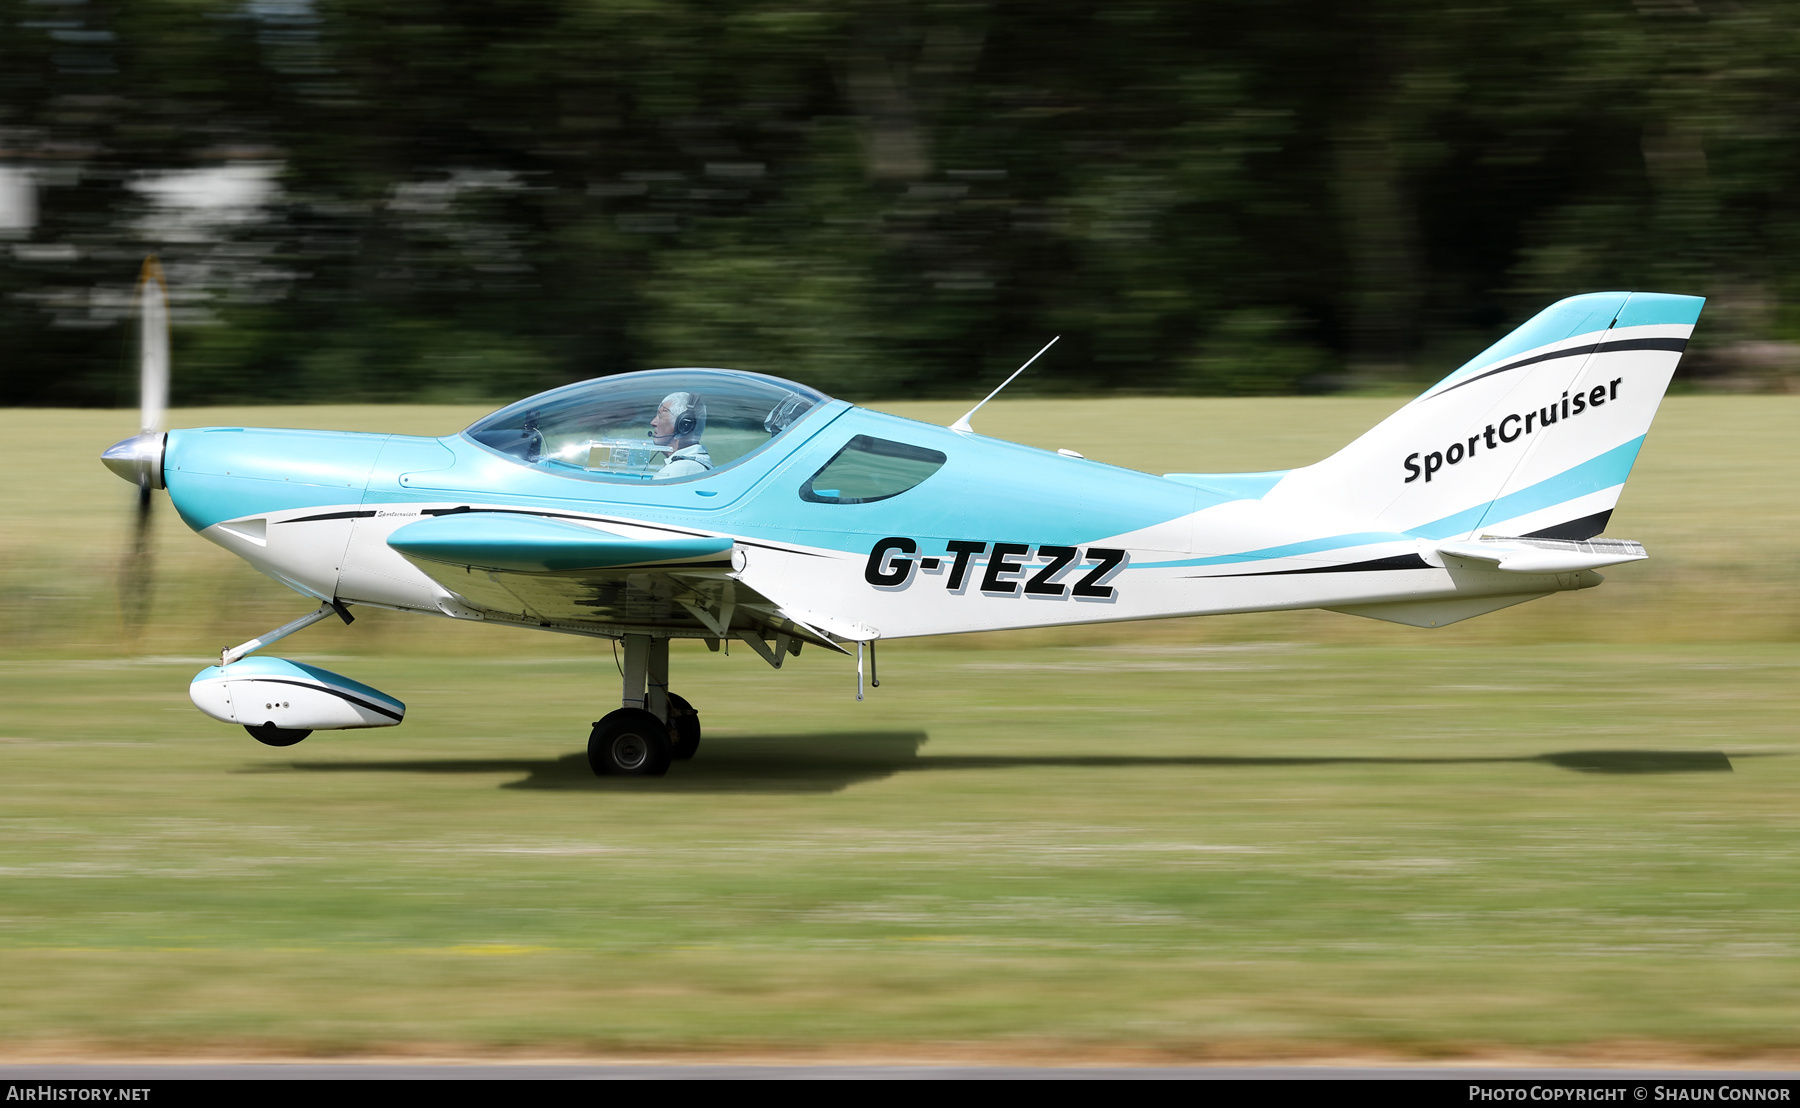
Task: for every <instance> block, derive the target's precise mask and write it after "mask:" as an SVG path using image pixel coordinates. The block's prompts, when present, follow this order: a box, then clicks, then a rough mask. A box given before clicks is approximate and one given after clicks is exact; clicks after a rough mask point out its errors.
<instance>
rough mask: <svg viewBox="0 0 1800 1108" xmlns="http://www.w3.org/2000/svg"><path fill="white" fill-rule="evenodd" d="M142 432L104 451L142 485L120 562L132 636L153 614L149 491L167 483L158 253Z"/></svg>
mask: <svg viewBox="0 0 1800 1108" xmlns="http://www.w3.org/2000/svg"><path fill="white" fill-rule="evenodd" d="M137 304H138V322H139V328H138V336H139V342H138V434H137V435H136V436H135V437H133V438H129V439H126V440H125V441H124V442H121V443H119V444H118V445H117V446H114V447H113V448H112V449H111V450H108V451H107V452H106V453H105V454H104V455H102V460H103V461H105V462H106V464H107V467H108V468H110V469H112V470H113V471H114V472H115V473H118V474H119V476H121V477H125V478H126V479H127V480H132V481H134V482H135V483H136V484H137V487H138V495H137V512H136V518H135V519H134V521H133V524H132V535H131V550H130V551H129V552H128V553H127V554H126V556H125V561H124V562H123V564H121V565H120V567H119V611H120V613H121V615H123V617H124V620H125V629H126V631H127V632H128V633H129V634H131V635H132V636H136V635H137V633H138V632H139V631H141V630H143V627H144V624H145V623H146V622H147V621H148V620H149V618H150V602H151V600H152V598H153V596H154V592H155V586H156V550H155V547H154V544H153V537H154V531H153V526H152V525H153V520H152V517H151V504H152V503H153V502H152V500H151V496H150V492H151V490H152V489H157V488H161V487H162V480H161V478H162V423H163V414H164V413H165V412H166V411H167V410H168V407H169V287H168V284H167V282H166V281H165V280H164V279H163V270H162V265H161V264H160V263H159V262H157V260H156V257H155V255H151V256H150V257H148V258H146V259H144V268H143V270H142V271H140V272H139V274H138V284H137Z"/></svg>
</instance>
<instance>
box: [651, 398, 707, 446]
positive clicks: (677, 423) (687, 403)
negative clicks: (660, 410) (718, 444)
mask: <svg viewBox="0 0 1800 1108" xmlns="http://www.w3.org/2000/svg"><path fill="white" fill-rule="evenodd" d="M662 406H663V407H666V408H668V409H669V422H670V425H671V426H672V428H673V429H674V432H675V438H676V439H677V440H680V439H698V438H699V437H700V436H701V435H704V434H706V402H705V401H703V400H701V399H700V394H699V393H694V392H672V393H670V394H669V395H667V396H665V397H663V402H662Z"/></svg>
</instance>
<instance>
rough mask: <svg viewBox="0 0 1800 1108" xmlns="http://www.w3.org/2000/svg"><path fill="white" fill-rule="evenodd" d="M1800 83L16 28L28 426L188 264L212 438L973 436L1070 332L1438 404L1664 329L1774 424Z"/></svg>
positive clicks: (896, 45) (1190, 370) (141, 24)
mask: <svg viewBox="0 0 1800 1108" xmlns="http://www.w3.org/2000/svg"><path fill="white" fill-rule="evenodd" d="M1796 46H1800V9H1796V8H1795V7H1794V6H1793V5H1791V4H1784V3H1780V2H1778V0H1745V2H1742V3H1734V4H1729V5H1727V4H1722V3H1713V2H1712V0H1699V2H1697V3H1693V4H1683V3H1649V2H1645V3H1626V2H1624V0H1521V2H1520V3H1514V4H1508V5H1504V6H1498V7H1486V8H1484V7H1446V6H1443V5H1435V4H1424V3H1417V2H1414V0H1376V2H1372V3H1367V4H1358V5H1345V4H1335V3H1325V2H1323V0H1282V2H1277V3H1251V2H1249V0H1226V2H1221V3H1209V4H1205V5H1195V4H1182V3H1175V2H1173V0H1133V2H1129V3H1124V2H1122V3H1113V4H1104V5H1095V4H1087V3H1075V2H1074V0H1038V2H1034V3H1030V4H1025V3H1020V2H1012V0H984V2H976V3H948V2H942V0H856V2H852V3H846V4H841V5H826V6H820V5H816V4H798V3H795V2H794V0H734V2H732V3H728V4H700V3H697V2H693V0H521V2H518V3H510V4H505V5H495V4H476V3H470V2H468V0H392V2H390V3H384V4H379V5H376V4H366V3H354V2H351V0H291V2H284V3H258V2H243V0H144V2H142V3H132V4H116V3H101V2H99V0H94V2H92V3H84V4H73V5H71V4H59V5H54V6H45V5H42V4H36V3H32V2H29V0H0V175H8V174H10V175H12V176H11V178H10V179H13V180H17V179H19V175H21V174H22V175H26V176H28V177H29V178H30V180H31V181H32V182H33V194H34V198H35V204H36V216H35V217H34V218H29V219H27V218H25V217H23V216H18V215H16V214H15V215H13V216H7V215H6V213H3V212H0V236H10V238H9V240H8V241H6V242H5V243H0V245H4V246H5V247H7V248H8V249H6V250H5V251H3V252H0V348H3V349H4V351H5V354H6V356H5V359H4V363H3V364H4V368H3V369H0V403H10V404H84V405H95V404H99V405H104V404H111V403H113V402H115V399H116V398H117V393H118V383H119V366H120V363H121V359H122V358H127V359H128V357H129V353H130V351H129V342H128V339H127V337H126V335H125V334H124V331H125V328H123V327H122V323H123V321H124V320H125V318H126V316H127V313H128V310H129V299H130V286H129V282H130V280H131V278H132V276H133V274H134V273H135V270H136V258H137V257H139V256H141V255H142V254H143V253H145V252H148V251H151V250H154V251H157V252H159V253H160V254H161V255H162V256H163V257H164V260H165V262H166V264H167V266H168V269H169V272H170V274H171V278H172V280H173V282H174V295H175V304H174V306H175V322H176V327H177V331H178V340H177V341H178V349H177V354H178V358H179V363H178V373H177V380H176V388H177V397H178V399H188V400H202V399H214V398H223V399H234V400H235V399H246V400H249V399H261V400H265V401H266V400H295V399H321V398H340V399H391V398H465V397H470V398H472V397H500V396H505V395H513V394H516V393H517V392H518V391H519V390H524V389H531V388H536V387H540V386H543V385H549V384H555V383H558V382H561V381H564V380H569V379H574V378H579V377H585V376H592V375H595V374H600V373H610V372H618V371H623V370H630V369H639V368H646V367H650V366H654V365H662V364H671V363H676V364H695V363H706V364H725V365H736V366H743V367H746V368H758V369H768V370H771V371H774V372H778V373H787V374H790V375H792V376H795V377H799V378H802V379H805V380H807V381H809V382H810V383H813V384H815V385H818V386H821V387H824V388H826V389H828V390H830V391H833V392H835V393H839V394H842V395H845V396H848V397H852V398H866V397H871V396H888V397H892V396H936V395H958V396H966V395H972V394H974V393H976V392H978V391H979V388H980V385H981V384H982V383H983V382H989V381H993V380H996V379H997V378H998V376H999V375H1000V374H1002V373H1004V372H1007V371H1008V370H1010V369H1011V368H1012V367H1013V366H1015V365H1017V363H1018V361H1019V360H1021V359H1022V358H1023V357H1024V356H1025V355H1026V354H1028V353H1029V352H1030V351H1031V350H1032V349H1035V348H1036V346H1037V345H1039V344H1041V342H1042V341H1043V340H1044V339H1045V338H1047V337H1048V336H1050V335H1052V334H1061V335H1063V336H1064V342H1063V344H1062V345H1061V346H1060V347H1059V349H1058V351H1057V354H1056V356H1055V357H1053V358H1048V359H1045V361H1044V362H1043V363H1041V364H1040V366H1038V367H1034V370H1033V373H1034V376H1035V378H1036V381H1037V383H1038V384H1039V386H1040V387H1043V388H1045V389H1047V390H1051V391H1071V390H1080V389H1118V390H1135V391H1157V392H1178V391H1198V392H1207V393H1227V394H1265V393H1278V392H1292V391H1316V390H1320V389H1326V388H1332V387H1340V386H1342V385H1344V384H1346V383H1348V384H1352V385H1354V386H1356V387H1367V386H1370V385H1377V386H1379V385H1383V384H1387V385H1393V384H1395V383H1398V382H1407V381H1417V380H1419V379H1428V378H1432V377H1435V376H1436V375H1437V374H1439V373H1441V372H1442V371H1443V370H1444V369H1446V368H1448V366H1449V365H1454V364H1455V363H1456V362H1458V361H1460V360H1461V358H1462V357H1466V356H1467V355H1468V354H1469V353H1472V352H1474V351H1475V350H1477V349H1479V348H1480V347H1481V346H1482V345H1484V344H1485V342H1486V341H1488V340H1490V339H1491V338H1493V337H1495V336H1496V335H1498V334H1499V333H1503V332H1504V331H1505V330H1507V329H1509V328H1510V327H1511V326H1513V325H1516V323H1517V322H1519V321H1520V320H1521V319H1522V318H1523V317H1525V316H1526V315H1528V314H1530V313H1531V312H1533V311H1535V310H1537V309H1538V308H1540V307H1542V306H1543V305H1544V303H1546V302H1547V301H1549V300H1551V299H1555V298H1557V297H1561V296H1565V295H1569V294H1572V293H1576V292H1582V291H1592V290H1594V289H1597V288H1625V287H1646V288H1658V289H1663V290H1667V291H1679V292H1694V293H1701V294H1705V295H1708V296H1710V297H1712V298H1713V304H1712V306H1711V308H1710V309H1709V312H1708V314H1707V316H1706V317H1705V325H1704V326H1703V327H1702V329H1701V331H1700V335H1699V340H1698V342H1697V345H1696V348H1695V351H1694V353H1693V355H1692V356H1691V357H1690V358H1689V360H1688V371H1689V372H1690V373H1698V374H1702V375H1705V374H1711V375H1714V376H1719V375H1723V376H1726V377H1729V378H1731V379H1732V380H1733V381H1735V382H1736V383H1737V384H1738V385H1739V386H1741V387H1773V386H1776V385H1779V384H1780V383H1781V378H1782V377H1783V375H1784V374H1790V373H1792V372H1794V371H1795V369H1797V368H1800V350H1796V349H1795V348H1794V347H1793V346H1791V345H1790V344H1792V343H1793V341H1794V331H1795V328H1794V327H1793V326H1792V325H1791V322H1790V321H1789V320H1790V317H1791V315H1792V312H1791V310H1789V309H1787V308H1786V307H1785V305H1787V304H1789V303H1792V302H1795V301H1797V300H1800V281H1797V280H1796V278H1795V277H1794V276H1793V275H1794V274H1795V273H1800V266H1797V265H1795V264H1794V263H1795V261H1796V260H1800V209H1797V208H1796V205H1795V203H1794V201H1793V199H1792V198H1793V196H1794V195H1795V194H1796V189H1795V185H1796V184H1797V183H1800V133H1796V132H1797V131H1800V123H1797V122H1796V120H1795V117H1794V115H1793V113H1792V112H1791V111H1790V110H1789V108H1788V105H1790V104H1791V103H1792V102H1793V101H1794V100H1795V99H1796V97H1797V96H1800V87H1797V86H1800V77H1796V76H1795V74H1794V70H1793V67H1792V66H1791V64H1789V59H1791V57H1792V56H1793V53H1794V50H1795V48H1796ZM220 170H230V171H231V172H234V173H238V174H240V175H244V174H248V175H249V176H248V177H245V176H240V177H239V178H238V179H239V180H240V182H244V181H251V180H252V179H254V181H255V182H260V184H256V185H255V187H253V188H251V189H250V191H249V192H247V193H243V194H241V195H239V196H238V197H237V199H236V200H233V199H232V198H231V197H229V196H226V195H224V194H222V193H219V192H218V191H217V190H216V189H215V190H214V191H212V192H210V193H208V192H204V191H201V190H199V189H198V186H199V185H203V184H204V183H205V182H206V181H208V180H210V181H212V182H213V184H215V185H216V184H217V182H218V180H219V177H218V172H219V171H220ZM180 172H189V173H196V172H197V173H201V174H206V173H211V174H213V176H212V177H210V178H209V177H205V176H200V177H192V178H186V179H182V180H176V179H173V178H171V177H170V176H169V175H170V174H174V173H180ZM258 175H260V176H258ZM183 180H185V182H186V186H188V187H187V191H185V192H183V190H182V188H180V187H171V186H178V185H181V184H182V181H183ZM0 183H4V182H0ZM9 218H10V219H12V223H11V224H8V222H7V219H9Z"/></svg>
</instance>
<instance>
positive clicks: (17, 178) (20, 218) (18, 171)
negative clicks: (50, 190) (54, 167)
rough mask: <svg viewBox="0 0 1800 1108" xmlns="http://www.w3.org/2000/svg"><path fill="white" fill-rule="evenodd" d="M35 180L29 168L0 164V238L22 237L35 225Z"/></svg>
mask: <svg viewBox="0 0 1800 1108" xmlns="http://www.w3.org/2000/svg"><path fill="white" fill-rule="evenodd" d="M37 214H38V213H37V181H36V180H35V179H34V178H33V177H32V175H31V171H30V170H29V169H23V168H21V167H19V166H15V165H0V238H9V239H10V238H24V237H25V236H26V235H29V234H31V229H32V228H33V227H36V226H37Z"/></svg>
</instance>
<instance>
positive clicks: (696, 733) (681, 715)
mask: <svg viewBox="0 0 1800 1108" xmlns="http://www.w3.org/2000/svg"><path fill="white" fill-rule="evenodd" d="M699 749H700V713H699V712H696V711H695V710H694V706H693V705H692V704H689V703H688V702H687V701H685V700H683V699H682V698H681V697H679V696H676V695H675V694H674V693H670V694H669V753H670V755H671V756H672V757H673V758H674V759H675V760H676V761H677V762H685V761H687V760H688V759H689V758H692V757H693V756H694V752H695V751H697V750H699Z"/></svg>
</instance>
